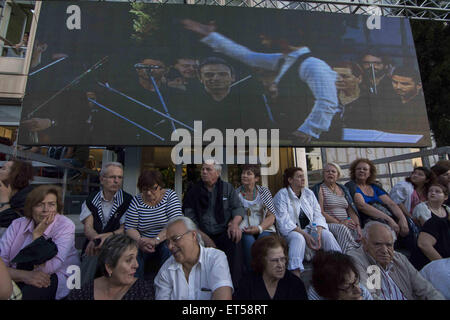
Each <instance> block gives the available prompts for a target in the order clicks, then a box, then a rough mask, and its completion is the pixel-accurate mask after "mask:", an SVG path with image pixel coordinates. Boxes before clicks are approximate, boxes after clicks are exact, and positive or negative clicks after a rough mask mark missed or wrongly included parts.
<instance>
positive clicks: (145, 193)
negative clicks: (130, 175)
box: [125, 170, 182, 278]
mask: <svg viewBox="0 0 450 320" xmlns="http://www.w3.org/2000/svg"><path fill="white" fill-rule="evenodd" d="M137 187H138V188H139V191H140V192H141V193H140V194H138V195H136V196H135V197H134V198H133V200H132V201H131V204H130V206H129V207H128V210H127V212H126V219H125V230H126V234H127V235H128V236H129V237H131V238H132V239H134V240H135V241H136V242H137V243H138V248H139V254H138V262H139V268H138V270H137V271H136V275H137V277H139V278H142V277H144V270H145V269H144V268H145V262H146V261H147V260H149V259H150V258H154V257H155V256H156V257H157V258H158V260H159V267H160V266H161V265H163V263H164V262H165V261H166V260H167V258H169V257H170V251H169V249H168V248H167V244H166V241H165V240H166V228H165V227H166V224H167V222H169V220H171V219H173V218H175V217H177V216H181V215H182V213H181V203H180V200H179V199H178V196H177V194H176V193H175V191H173V190H171V189H166V188H164V181H163V177H162V174H161V173H160V172H159V171H157V170H150V171H144V172H142V173H141V175H140V176H139V179H138V183H137Z"/></svg>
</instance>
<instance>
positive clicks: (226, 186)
mask: <svg viewBox="0 0 450 320" xmlns="http://www.w3.org/2000/svg"><path fill="white" fill-rule="evenodd" d="M221 171H222V166H221V165H220V164H218V163H217V162H215V161H214V160H207V161H206V162H205V163H204V164H203V166H202V171H201V179H202V181H200V182H199V183H197V184H195V185H194V186H192V187H191V189H190V190H189V191H188V192H187V194H186V196H185V198H184V204H183V210H184V214H185V216H187V217H189V218H191V219H192V220H193V221H194V223H196V224H197V225H198V226H199V229H200V230H199V232H200V234H201V235H202V237H203V239H204V241H205V245H206V246H207V247H217V248H218V249H220V250H222V251H224V252H225V254H226V255H227V259H228V263H229V265H230V269H231V276H232V278H233V284H235V285H236V283H237V282H238V281H239V280H240V277H241V275H242V267H243V261H242V258H243V256H242V254H243V252H242V244H241V242H240V241H241V238H242V230H241V228H239V224H240V223H241V221H242V219H243V217H244V208H243V207H242V204H241V202H240V201H239V197H238V194H237V193H236V192H235V190H234V188H233V186H232V185H231V184H230V183H228V182H224V181H222V180H221V179H220V173H221Z"/></svg>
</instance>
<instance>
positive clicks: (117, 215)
mask: <svg viewBox="0 0 450 320" xmlns="http://www.w3.org/2000/svg"><path fill="white" fill-rule="evenodd" d="M122 181H123V167H122V164H121V163H119V162H108V163H106V164H105V165H104V166H103V168H102V170H101V172H100V184H101V186H102V187H101V190H100V191H99V192H94V193H92V194H90V195H89V196H88V198H87V199H86V201H85V202H83V205H82V206H81V214H80V221H81V222H82V223H83V224H84V234H85V236H86V238H87V240H86V243H85V245H84V247H83V252H84V253H85V257H84V258H85V259H83V262H82V274H84V277H82V283H84V282H85V281H89V280H90V279H91V278H90V277H91V276H94V272H95V270H92V269H95V268H93V267H92V265H91V267H92V269H91V270H90V272H91V273H90V275H88V274H86V273H85V272H83V271H85V270H86V271H87V269H89V267H88V264H89V263H90V262H92V263H93V264H95V263H94V262H93V261H94V260H95V261H96V259H94V260H92V259H90V258H89V257H91V256H95V255H96V253H97V251H98V249H99V248H100V247H101V246H102V244H103V242H104V241H105V239H106V238H108V237H109V236H111V235H114V234H118V233H123V232H124V224H125V212H126V211H127V209H128V206H129V205H130V202H131V200H132V198H133V197H132V195H130V194H128V193H126V192H125V191H123V190H122ZM88 261H89V262H88Z"/></svg>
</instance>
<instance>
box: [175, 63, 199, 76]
mask: <svg viewBox="0 0 450 320" xmlns="http://www.w3.org/2000/svg"><path fill="white" fill-rule="evenodd" d="M173 66H174V68H175V69H177V70H178V71H179V72H180V73H181V75H182V76H183V78H185V79H193V78H195V77H196V75H197V68H198V61H197V60H194V59H185V58H180V59H178V60H177V63H176V64H174V65H173Z"/></svg>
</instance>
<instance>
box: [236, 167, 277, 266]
mask: <svg viewBox="0 0 450 320" xmlns="http://www.w3.org/2000/svg"><path fill="white" fill-rule="evenodd" d="M260 178H261V170H260V168H259V166H258V165H252V164H249V165H244V166H243V167H242V174H241V183H242V185H241V186H240V187H239V188H237V189H236V191H237V192H238V193H239V199H240V200H241V203H242V206H243V207H244V209H245V211H246V215H245V217H244V219H243V220H242V222H241V224H240V227H241V229H242V245H243V249H244V258H245V264H246V267H247V269H248V270H250V261H251V255H250V250H251V247H252V244H253V243H254V242H255V240H256V239H259V238H262V237H265V236H270V235H271V234H273V233H274V232H276V230H275V225H274V223H275V208H274V207H273V201H272V194H271V193H270V191H269V189H267V188H266V187H262V186H259V185H256V183H257V182H258V181H259V179H260Z"/></svg>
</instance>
